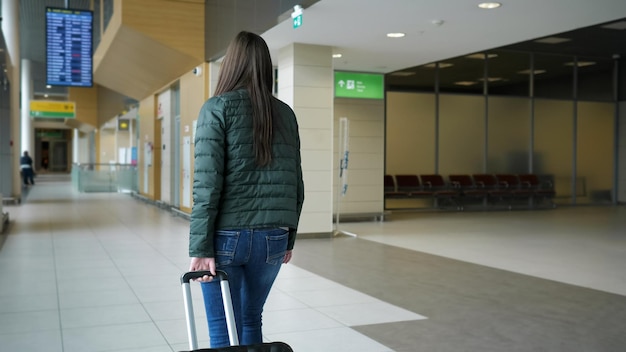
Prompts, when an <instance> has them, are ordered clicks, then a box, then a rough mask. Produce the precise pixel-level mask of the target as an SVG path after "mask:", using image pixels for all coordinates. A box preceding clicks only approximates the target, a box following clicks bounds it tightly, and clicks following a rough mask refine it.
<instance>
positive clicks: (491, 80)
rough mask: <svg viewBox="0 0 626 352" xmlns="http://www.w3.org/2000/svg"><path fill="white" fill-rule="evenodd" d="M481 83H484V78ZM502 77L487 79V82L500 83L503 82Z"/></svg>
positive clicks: (480, 79)
mask: <svg viewBox="0 0 626 352" xmlns="http://www.w3.org/2000/svg"><path fill="white" fill-rule="evenodd" d="M478 80H479V81H484V80H485V79H484V78H482V77H481V78H479V79H478ZM502 80H503V79H502V77H487V82H498V81H502Z"/></svg>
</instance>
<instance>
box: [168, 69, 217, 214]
mask: <svg viewBox="0 0 626 352" xmlns="http://www.w3.org/2000/svg"><path fill="white" fill-rule="evenodd" d="M201 67H202V74H201V75H199V76H197V75H194V74H193V73H191V72H189V73H187V74H185V75H184V76H182V77H181V78H180V126H181V138H180V144H181V145H180V151H181V152H180V155H179V156H178V157H179V158H180V160H181V163H180V164H181V170H178V171H177V172H179V174H180V180H181V184H180V185H172V187H179V190H180V191H179V194H180V196H181V199H180V204H181V207H180V209H181V210H182V211H184V212H187V213H191V207H184V206H183V197H184V194H183V182H184V180H185V178H189V179H190V182H191V186H193V166H194V155H193V146H194V144H193V143H194V141H193V129H194V121H197V119H198V114H199V112H200V108H202V105H203V104H204V102H205V101H206V100H207V99H208V82H209V80H210V77H209V65H208V64H206V63H204V64H202V65H201ZM185 137H190V140H191V155H190V160H189V163H190V164H189V165H190V171H191V172H190V174H188V175H185V174H184V173H183V162H184V155H183V153H184V143H185ZM189 197H191V199H192V202H193V197H192V194H191V190H190V194H189Z"/></svg>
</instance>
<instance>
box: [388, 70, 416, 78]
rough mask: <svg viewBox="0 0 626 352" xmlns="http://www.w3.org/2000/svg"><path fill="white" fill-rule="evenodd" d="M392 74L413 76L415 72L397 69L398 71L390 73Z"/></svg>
mask: <svg viewBox="0 0 626 352" xmlns="http://www.w3.org/2000/svg"><path fill="white" fill-rule="evenodd" d="M391 75H392V76H397V77H407V76H413V75H415V72H410V71H398V72H393V73H391Z"/></svg>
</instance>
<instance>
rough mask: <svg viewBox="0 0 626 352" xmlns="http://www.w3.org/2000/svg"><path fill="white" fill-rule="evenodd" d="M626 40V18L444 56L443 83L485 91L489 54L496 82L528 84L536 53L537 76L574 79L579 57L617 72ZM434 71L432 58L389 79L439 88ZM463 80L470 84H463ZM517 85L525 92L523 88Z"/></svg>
mask: <svg viewBox="0 0 626 352" xmlns="http://www.w3.org/2000/svg"><path fill="white" fill-rule="evenodd" d="M624 43H626V18H622V19H619V20H615V21H610V22H608V23H603V24H599V25H595V26H590V27H585V28H581V29H577V30H573V31H569V32H564V33H559V34H554V35H550V36H546V37H541V38H536V39H535V40H528V41H524V42H520V43H515V44H511V45H507V46H503V47H500V48H494V49H490V50H484V51H481V52H477V53H472V54H468V55H463V56H459V57H454V58H450V59H445V60H441V61H439V66H440V77H439V78H440V89H441V90H444V91H445V90H448V91H455V92H468V93H479V94H480V93H481V92H482V81H483V80H484V78H485V77H481V76H478V77H477V75H476V74H475V73H476V72H480V73H484V72H485V63H484V58H485V57H487V60H488V62H487V67H486V71H487V72H488V75H487V76H488V77H487V79H488V80H489V86H490V87H493V88H498V87H499V88H501V89H502V88H505V87H514V86H516V85H521V86H525V87H527V86H528V85H527V82H528V79H529V78H528V73H529V72H530V65H531V53H532V55H533V56H534V62H533V64H534V67H533V70H534V71H535V79H537V80H542V79H543V80H545V79H551V80H559V79H570V76H571V75H572V66H573V61H574V57H576V60H577V64H578V67H579V72H580V73H585V74H588V75H612V72H613V68H614V59H620V61H621V62H625V63H626V45H624ZM622 70H624V69H622ZM434 75H435V63H430V64H426V65H419V66H415V67H410V68H407V69H403V70H399V71H396V72H392V73H390V74H387V75H386V77H385V80H386V85H387V87H388V88H389V89H392V90H400V91H433V89H434V86H433V82H434ZM460 82H463V83H464V84H466V85H465V86H463V85H460V84H458V83H460ZM471 83H473V84H471ZM522 89H524V88H523V87H522ZM525 89H527V88H525ZM513 91H515V92H519V89H516V88H514V89H513Z"/></svg>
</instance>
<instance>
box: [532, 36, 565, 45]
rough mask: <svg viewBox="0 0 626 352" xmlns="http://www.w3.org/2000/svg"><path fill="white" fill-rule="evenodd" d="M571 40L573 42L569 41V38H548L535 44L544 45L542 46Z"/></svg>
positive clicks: (538, 40) (536, 41)
mask: <svg viewBox="0 0 626 352" xmlns="http://www.w3.org/2000/svg"><path fill="white" fill-rule="evenodd" d="M570 40H571V39H569V38H561V37H547V38H542V39H537V40H535V43H542V44H559V43H565V42H569V41H570Z"/></svg>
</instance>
